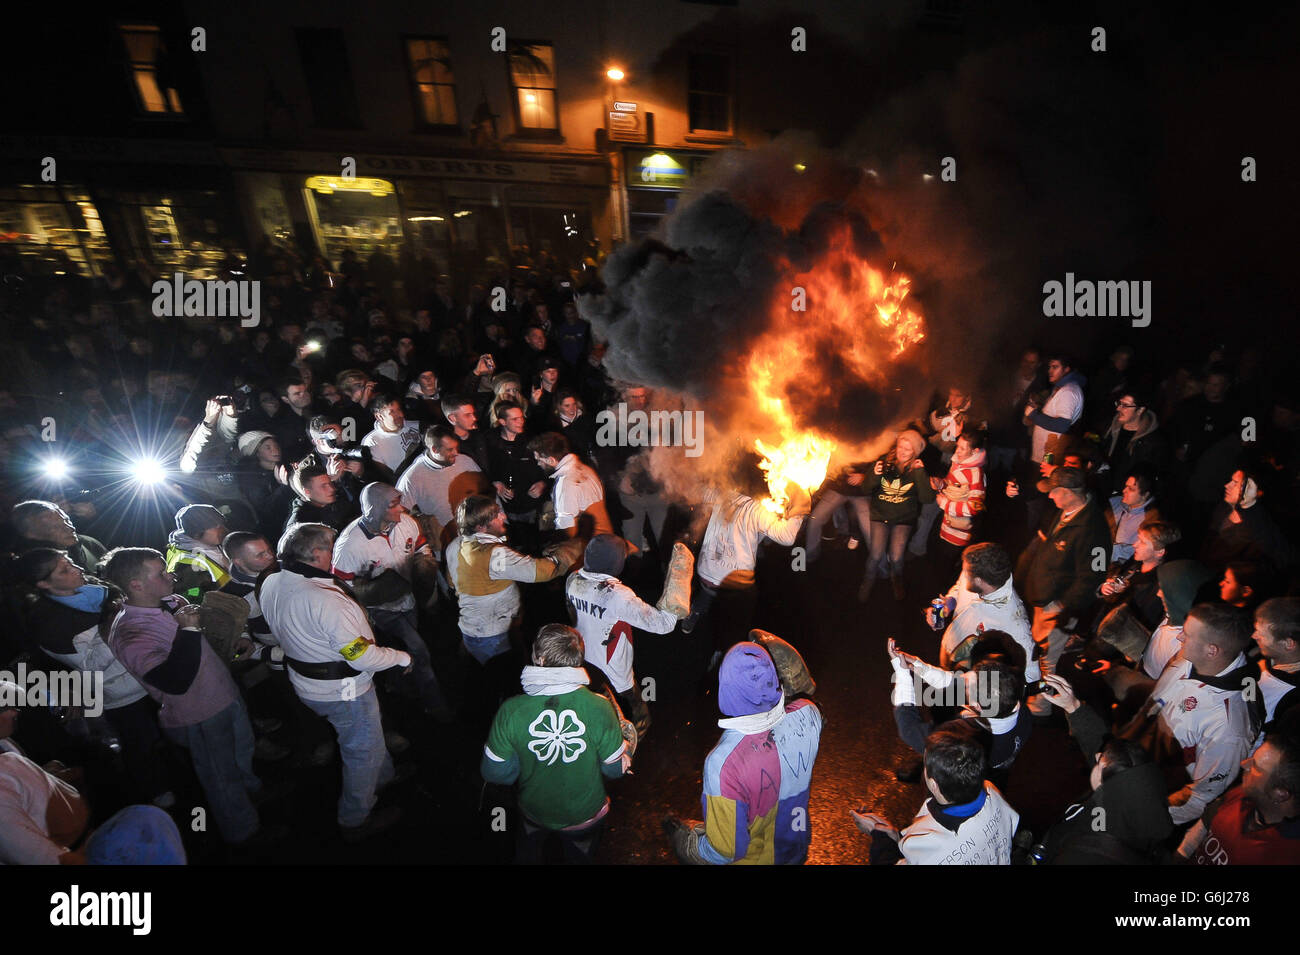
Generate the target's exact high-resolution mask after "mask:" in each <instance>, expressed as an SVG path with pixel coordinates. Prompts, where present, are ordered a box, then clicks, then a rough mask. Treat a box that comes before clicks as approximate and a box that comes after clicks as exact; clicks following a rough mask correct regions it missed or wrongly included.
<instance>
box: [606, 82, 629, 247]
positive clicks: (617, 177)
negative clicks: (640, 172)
mask: <svg viewBox="0 0 1300 955" xmlns="http://www.w3.org/2000/svg"><path fill="white" fill-rule="evenodd" d="M626 77H627V74H626V73H624V72H623V70H622V68H620V67H618V66H614V65H611V66H610V67H609V68H608V69H606V70H605V80H606V82H605V117H604V119H605V143H606V145H607V147H608V149H609V176H610V179H609V187H610V188H609V193H610V229H609V237H610V243H611V244H612V245H614V244H617V243H620V242H622V241H623V240H624V239H625V238H626V231H625V229H624V222H625V220H626V219H627V215H626V210H627V196H626V194H625V193H624V192H623V189H624V185H623V154H622V152H620V151H619V150H617V149H615V148H614V143H613V140H612V139H611V138H610V135H609V134H610V128H609V114H610V113H611V112H612V111H613V109H614V99H615V95H614V89H615V87H616V85H617V84H620V83H622V82H623V80H624V79H625V78H626Z"/></svg>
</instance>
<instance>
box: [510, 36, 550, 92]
mask: <svg viewBox="0 0 1300 955" xmlns="http://www.w3.org/2000/svg"><path fill="white" fill-rule="evenodd" d="M510 79H511V82H513V83H514V84H515V86H518V87H525V86H527V87H540V88H544V89H554V88H555V48H554V47H552V46H551V45H550V44H540V43H538V44H531V45H527V46H522V47H519V49H518V51H517V52H516V54H515V55H513V56H511V58H510Z"/></svg>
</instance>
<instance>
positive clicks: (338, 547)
mask: <svg viewBox="0 0 1300 955" xmlns="http://www.w3.org/2000/svg"><path fill="white" fill-rule="evenodd" d="M350 543H351V538H350V537H349V536H344V535H339V539H338V540H337V541H335V542H334V554H333V556H332V557H331V560H332V561H333V570H334V572H336V573H342V574H346V575H348V576H354V575H356V574H359V573H360V572H361V571H363V570H366V571H368V570H369V569H370V567H369V563H370V562H369V561H363V560H361V559H360V555H359V554H358V552H357V550H356V549H355V548H353V547H349V546H348V545H349V544H350Z"/></svg>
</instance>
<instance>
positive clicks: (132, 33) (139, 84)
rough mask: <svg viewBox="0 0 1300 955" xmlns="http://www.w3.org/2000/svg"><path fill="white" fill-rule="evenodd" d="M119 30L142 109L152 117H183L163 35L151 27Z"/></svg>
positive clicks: (143, 25)
mask: <svg viewBox="0 0 1300 955" xmlns="http://www.w3.org/2000/svg"><path fill="white" fill-rule="evenodd" d="M120 30H121V33H122V42H123V44H125V46H126V56H127V63H128V66H129V68H130V71H131V83H132V86H133V88H134V89H135V96H136V102H137V104H138V105H139V107H140V109H141V110H142V111H143V112H145V113H149V114H150V115H164V116H166V115H172V116H183V115H184V114H185V111H184V110H183V109H182V108H181V98H180V94H179V93H177V92H176V87H175V85H174V84H175V80H174V74H173V68H172V65H171V60H170V58H169V57H168V54H167V47H166V45H165V44H164V43H163V38H162V31H161V30H160V29H159V28H158V27H157V26H155V25H154V24H150V23H129V24H123V25H122V26H121V27H120Z"/></svg>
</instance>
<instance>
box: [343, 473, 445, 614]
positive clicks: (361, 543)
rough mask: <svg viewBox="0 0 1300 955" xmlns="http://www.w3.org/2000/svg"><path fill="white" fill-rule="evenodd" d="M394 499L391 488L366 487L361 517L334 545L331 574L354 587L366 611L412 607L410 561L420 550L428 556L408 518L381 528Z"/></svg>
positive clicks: (422, 535) (418, 527)
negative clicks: (390, 503)
mask: <svg viewBox="0 0 1300 955" xmlns="http://www.w3.org/2000/svg"><path fill="white" fill-rule="evenodd" d="M396 496H397V489H396V488H394V487H393V486H392V485H391V484H381V483H378V482H376V483H374V484H367V485H366V488H365V490H363V491H362V492H361V516H360V517H358V518H357V519H356V520H355V521H353V522H352V523H351V524H349V525H348V526H347V527H345V528H344V529H343V533H341V534H339V536H338V539H337V540H336V541H335V542H334V565H333V574H334V576H336V577H338V578H339V579H340V580H342V581H344V582H345V583H347V584H350V585H352V586H353V587H354V588H355V589H356V590H357V598H358V599H359V600H360V601H361V602H362V603H363V604H365V606H366V607H367V608H368V609H370V610H383V611H391V612H397V613H402V612H405V611H407V610H414V609H415V596H414V594H413V593H412V591H411V584H410V581H411V576H412V567H411V561H412V558H414V557H415V555H416V554H417V553H420V552H421V551H423V552H425V553H428V544H427V543H426V542H425V539H424V534H422V533H421V532H420V525H419V524H417V523H416V521H415V518H413V517H411V515H409V514H400V515H398V518H397V521H396V522H395V523H393V524H390V525H387V526H385V522H384V515H385V514H387V513H388V509H389V502H390V501H391V500H393V498H394V497H396ZM389 571H392V573H389Z"/></svg>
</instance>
